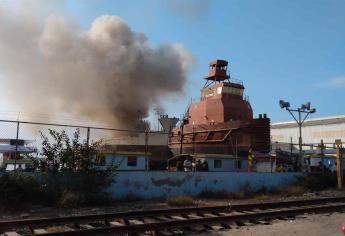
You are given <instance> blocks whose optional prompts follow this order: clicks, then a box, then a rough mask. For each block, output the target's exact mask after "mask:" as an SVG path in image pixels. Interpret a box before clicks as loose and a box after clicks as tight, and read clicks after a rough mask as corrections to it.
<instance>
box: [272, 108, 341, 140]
mask: <svg viewBox="0 0 345 236" xmlns="http://www.w3.org/2000/svg"><path fill="white" fill-rule="evenodd" d="M298 137H299V131H298V125H297V124H296V122H295V121H288V122H277V123H272V125H271V138H272V144H273V145H274V143H276V142H278V143H289V144H290V143H291V142H292V143H294V144H298ZM336 139H341V140H343V141H345V115H340V116H330V117H321V118H315V119H308V120H306V121H305V122H304V124H303V126H302V143H303V144H316V145H317V144H320V143H321V140H323V142H324V143H325V144H333V143H334V141H335V140H336ZM287 146H289V145H287ZM295 147H296V145H295Z"/></svg>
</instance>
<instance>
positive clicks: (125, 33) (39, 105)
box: [0, 11, 193, 128]
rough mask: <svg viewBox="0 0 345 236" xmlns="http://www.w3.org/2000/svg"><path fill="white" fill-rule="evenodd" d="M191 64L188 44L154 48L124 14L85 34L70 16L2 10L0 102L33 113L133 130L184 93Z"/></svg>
mask: <svg viewBox="0 0 345 236" xmlns="http://www.w3.org/2000/svg"><path fill="white" fill-rule="evenodd" d="M192 62H193V58H192V56H191V55H190V54H189V53H188V52H186V50H185V49H184V48H183V47H182V46H181V45H163V46H160V47H158V48H151V47H150V46H149V45H148V39H147V38H146V36H145V35H144V34H143V33H136V32H133V31H132V30H131V29H130V27H129V26H128V25H127V24H126V22H124V21H123V20H122V19H121V18H119V17H117V16H101V17H98V18H96V19H95V20H94V22H93V23H92V25H91V27H90V29H88V30H83V29H82V28H81V27H78V26H76V25H75V24H73V23H71V22H69V21H67V20H66V19H65V18H63V17H57V16H50V17H48V18H47V19H46V20H45V21H44V23H43V24H42V23H41V22H40V21H39V20H38V19H33V18H29V17H25V16H22V17H21V16H18V15H13V16H10V15H9V14H7V15H5V14H4V12H2V11H0V81H1V86H2V93H1V95H0V99H6V101H8V102H10V103H11V104H13V105H15V106H16V107H18V108H19V109H23V110H26V111H28V110H30V111H31V112H39V113H49V114H52V116H55V115H57V114H59V113H69V114H73V115H75V116H76V117H87V118H90V119H93V120H95V121H100V122H105V123H107V124H108V125H111V126H113V127H114V126H117V127H127V128H130V127H133V125H134V124H135V123H136V122H137V121H138V120H139V119H141V118H145V117H147V116H148V112H149V110H150V108H152V107H154V106H157V105H159V103H160V100H161V99H162V98H163V97H165V96H168V95H173V94H176V93H181V92H182V91H183V86H184V84H185V82H186V76H187V73H188V69H189V67H190V65H191V64H192Z"/></svg>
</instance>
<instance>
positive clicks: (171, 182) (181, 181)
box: [151, 175, 193, 187]
mask: <svg viewBox="0 0 345 236" xmlns="http://www.w3.org/2000/svg"><path fill="white" fill-rule="evenodd" d="M192 177H193V176H192V175H186V176H185V177H184V178H182V179H174V178H164V179H159V180H156V179H154V178H151V181H152V183H153V185H155V186H157V187H161V186H163V185H168V186H172V187H181V185H183V184H184V183H185V182H186V181H188V180H190V179H191V178H192Z"/></svg>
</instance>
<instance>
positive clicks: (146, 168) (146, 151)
mask: <svg viewBox="0 0 345 236" xmlns="http://www.w3.org/2000/svg"><path fill="white" fill-rule="evenodd" d="M148 142H149V131H148V129H146V130H145V170H148V169H149V160H148V156H147V154H148Z"/></svg>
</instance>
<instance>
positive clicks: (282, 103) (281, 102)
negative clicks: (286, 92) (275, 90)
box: [279, 100, 290, 109]
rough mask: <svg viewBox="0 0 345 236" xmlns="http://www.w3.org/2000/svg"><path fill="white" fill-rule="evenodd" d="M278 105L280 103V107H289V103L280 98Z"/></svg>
mask: <svg viewBox="0 0 345 236" xmlns="http://www.w3.org/2000/svg"><path fill="white" fill-rule="evenodd" d="M279 105H280V108H282V109H283V108H289V107H290V103H289V102H286V101H284V100H280V101H279Z"/></svg>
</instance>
